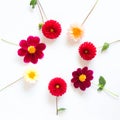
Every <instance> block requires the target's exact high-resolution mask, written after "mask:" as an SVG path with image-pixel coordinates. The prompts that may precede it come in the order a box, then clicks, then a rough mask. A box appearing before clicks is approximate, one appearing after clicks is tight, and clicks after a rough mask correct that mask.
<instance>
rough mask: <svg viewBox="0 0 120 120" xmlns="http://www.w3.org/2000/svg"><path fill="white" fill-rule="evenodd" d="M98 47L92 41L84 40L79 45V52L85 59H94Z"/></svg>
mask: <svg viewBox="0 0 120 120" xmlns="http://www.w3.org/2000/svg"><path fill="white" fill-rule="evenodd" d="M96 51H97V50H96V47H95V46H94V45H93V43H91V42H84V43H83V44H81V45H80V46H79V54H80V56H81V57H82V58H83V59H84V60H92V59H93V58H94V57H95V56H96Z"/></svg>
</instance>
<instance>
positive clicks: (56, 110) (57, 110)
mask: <svg viewBox="0 0 120 120" xmlns="http://www.w3.org/2000/svg"><path fill="white" fill-rule="evenodd" d="M56 115H58V97H56Z"/></svg>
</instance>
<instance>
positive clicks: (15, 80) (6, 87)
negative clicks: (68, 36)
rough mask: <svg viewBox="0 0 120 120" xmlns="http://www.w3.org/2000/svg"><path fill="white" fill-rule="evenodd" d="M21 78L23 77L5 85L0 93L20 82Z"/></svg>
mask: <svg viewBox="0 0 120 120" xmlns="http://www.w3.org/2000/svg"><path fill="white" fill-rule="evenodd" d="M22 78H23V77H21V78H19V79H17V80H15V81H14V82H12V83H10V84H8V85H6V86H5V87H3V88H1V89H0V92H2V91H3V90H5V89H6V88H8V87H10V86H11V85H13V84H15V83H16V82H18V81H20V80H21V79H22Z"/></svg>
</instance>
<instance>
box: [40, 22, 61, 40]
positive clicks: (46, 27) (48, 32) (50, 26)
mask: <svg viewBox="0 0 120 120" xmlns="http://www.w3.org/2000/svg"><path fill="white" fill-rule="evenodd" d="M42 33H43V34H44V36H45V37H46V38H49V39H55V38H57V37H58V36H59V35H60V34H61V25H60V24H59V23H58V22H57V21H55V20H48V21H46V22H45V23H44V24H43V26H42Z"/></svg>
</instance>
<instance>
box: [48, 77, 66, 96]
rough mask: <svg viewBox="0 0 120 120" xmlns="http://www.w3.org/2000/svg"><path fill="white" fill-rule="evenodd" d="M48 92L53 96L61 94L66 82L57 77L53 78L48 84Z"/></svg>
mask: <svg viewBox="0 0 120 120" xmlns="http://www.w3.org/2000/svg"><path fill="white" fill-rule="evenodd" d="M48 89H49V91H50V93H51V94H52V95H54V96H57V97H58V96H62V95H63V94H64V93H65V92H66V89H67V84H66V82H65V81H64V80H63V79H62V78H59V77H56V78H53V79H52V80H51V81H50V82H49V85H48Z"/></svg>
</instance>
